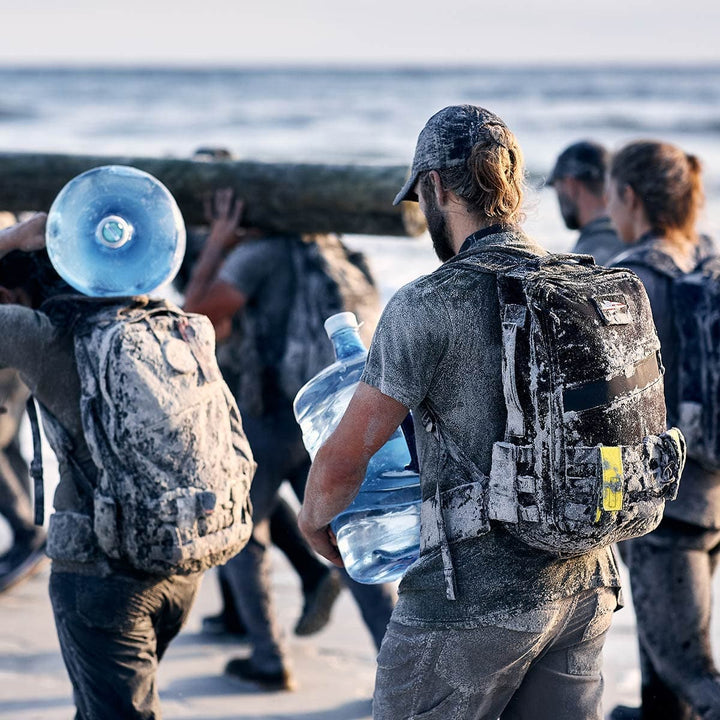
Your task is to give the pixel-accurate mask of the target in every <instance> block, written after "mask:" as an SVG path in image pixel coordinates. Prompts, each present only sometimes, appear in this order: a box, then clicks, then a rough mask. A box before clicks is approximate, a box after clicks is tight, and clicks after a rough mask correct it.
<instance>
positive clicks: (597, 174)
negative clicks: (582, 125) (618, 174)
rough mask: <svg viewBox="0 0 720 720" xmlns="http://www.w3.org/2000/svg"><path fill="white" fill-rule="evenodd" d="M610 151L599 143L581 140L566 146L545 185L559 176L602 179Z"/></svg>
mask: <svg viewBox="0 0 720 720" xmlns="http://www.w3.org/2000/svg"><path fill="white" fill-rule="evenodd" d="M609 162H610V153H609V152H608V151H607V150H606V149H605V148H604V147H603V146H602V145H600V144H599V143H596V142H592V141H590V140H581V141H580V142H576V143H573V144H572V145H570V146H568V147H566V148H565V149H564V150H563V151H562V152H561V153H560V155H559V156H558V159H557V162H556V163H555V167H554V168H553V171H552V172H551V173H550V177H549V178H548V179H547V180H546V181H545V184H546V185H550V186H551V187H552V185H553V184H554V183H555V182H556V181H557V180H560V179H561V178H564V177H574V178H578V179H579V180H602V179H603V178H604V177H605V172H606V171H607V168H608V164H609Z"/></svg>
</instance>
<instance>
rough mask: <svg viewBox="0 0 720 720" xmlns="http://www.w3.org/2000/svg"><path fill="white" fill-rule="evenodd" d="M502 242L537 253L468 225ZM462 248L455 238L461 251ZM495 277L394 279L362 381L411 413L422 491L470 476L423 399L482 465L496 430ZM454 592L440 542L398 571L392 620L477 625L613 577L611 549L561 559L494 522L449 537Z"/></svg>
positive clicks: (484, 239) (512, 234)
mask: <svg viewBox="0 0 720 720" xmlns="http://www.w3.org/2000/svg"><path fill="white" fill-rule="evenodd" d="M479 244H487V245H504V246H510V247H514V248H518V249H521V250H525V251H530V252H533V253H536V254H544V253H545V251H544V250H543V249H542V248H541V247H540V246H539V245H537V244H536V243H535V242H533V241H532V240H530V239H529V238H528V237H526V236H525V235H524V234H523V233H521V232H520V231H519V230H507V231H502V232H500V231H497V230H496V231H495V232H491V233H490V234H482V233H479V234H476V235H475V236H474V241H473V242H472V243H471V247H477V246H478V245H479ZM465 249H468V248H465V247H463V250H465ZM501 351H502V341H501V331H500V318H499V306H498V299H497V286H496V281H495V278H494V277H493V276H491V275H488V274H484V273H479V272H477V271H474V270H471V269H467V268H463V267H458V266H456V265H455V264H454V263H453V264H449V265H446V266H442V267H440V268H439V269H438V270H436V271H435V272H434V273H432V274H431V275H428V276H425V277H422V278H419V279H418V280H415V281H414V282H412V283H410V284H408V285H406V286H405V287H403V288H401V289H400V290H399V291H398V292H397V293H396V294H395V295H394V296H393V297H392V298H391V299H390V301H389V302H388V304H387V306H386V308H385V311H384V312H383V315H382V317H381V319H380V323H379V325H378V328H377V330H376V333H375V336H374V338H373V342H372V345H371V348H370V352H369V356H368V360H367V364H366V366H365V372H364V374H363V377H362V380H363V381H364V382H366V383H368V384H369V385H372V386H374V387H377V388H378V389H379V390H380V391H381V392H382V393H383V394H385V395H388V396H389V397H392V398H394V399H395V400H398V401H399V402H401V403H402V404H403V405H405V406H406V407H408V408H409V409H411V410H413V411H415V414H414V417H415V431H416V439H417V445H418V454H419V458H420V468H421V486H422V494H423V499H425V498H428V497H430V496H432V495H434V494H435V488H436V486H437V485H438V484H439V486H440V489H441V491H443V490H446V489H448V488H451V487H455V486H457V485H461V484H463V483H465V482H469V481H470V478H469V477H468V476H467V475H466V474H465V473H464V471H463V469H462V468H460V467H457V466H455V467H453V466H450V468H451V469H450V470H448V469H447V468H448V464H447V462H448V461H447V458H446V457H444V450H443V448H442V447H441V445H440V443H439V442H438V440H437V439H436V438H435V436H434V435H432V434H430V433H427V432H426V431H425V430H424V428H423V426H422V424H421V423H420V422H419V420H418V412H417V410H418V406H419V405H420V403H423V404H425V405H427V406H428V407H429V408H430V409H431V410H432V411H433V413H434V414H435V415H436V416H437V417H438V419H439V421H440V422H441V423H442V425H443V428H444V430H445V432H446V433H447V434H449V435H450V436H451V437H452V438H453V439H454V440H455V442H456V443H458V445H460V446H461V448H462V449H463V451H464V452H465V454H466V455H467V456H468V457H469V458H470V459H471V460H472V461H473V462H474V463H475V464H476V465H477V466H478V468H479V469H480V470H481V471H482V472H484V473H486V474H489V471H490V463H491V457H492V446H493V443H495V442H496V441H499V440H502V439H503V436H504V429H505V419H506V411H505V401H504V396H503V390H502V374H501ZM452 555H453V564H454V567H455V571H456V580H457V588H458V599H457V600H456V601H449V600H447V599H446V597H445V584H444V580H443V568H442V559H441V557H440V551H439V550H434V551H430V552H427V553H426V554H424V555H423V556H422V557H421V558H420V559H419V560H418V561H417V562H416V563H414V564H413V565H412V566H411V567H410V568H409V569H408V570H407V572H406V574H405V576H404V578H403V580H402V582H401V584H400V596H399V601H398V605H397V607H396V609H395V612H394V615H393V618H394V619H395V620H397V621H398V622H401V623H403V624H406V625H415V626H441V627H475V626H477V625H483V624H488V623H491V622H495V621H499V620H502V619H503V618H506V617H508V616H510V615H513V614H516V613H519V612H524V611H527V610H529V609H531V608H534V607H537V606H539V605H541V604H543V603H546V602H549V601H552V600H555V599H557V598H561V597H567V596H570V595H573V594H575V593H577V592H580V591H582V590H587V589H590V588H596V587H603V586H609V587H616V588H619V587H620V577H619V573H618V569H617V565H616V563H615V559H614V557H613V554H612V551H611V550H610V549H609V548H604V549H602V550H597V551H594V552H591V553H587V554H586V555H583V556H581V557H577V558H572V559H559V558H557V557H554V556H552V555H550V554H548V553H545V552H542V551H539V550H535V549H533V548H531V547H529V546H527V545H525V544H524V543H522V542H521V541H519V540H517V539H515V538H514V537H512V536H511V535H509V534H508V533H507V532H506V531H504V530H503V529H502V528H501V527H500V526H498V525H496V524H493V527H492V530H491V531H490V532H489V533H487V534H485V535H483V536H481V537H479V538H477V539H470V540H463V541H460V542H457V543H455V544H453V545H452Z"/></svg>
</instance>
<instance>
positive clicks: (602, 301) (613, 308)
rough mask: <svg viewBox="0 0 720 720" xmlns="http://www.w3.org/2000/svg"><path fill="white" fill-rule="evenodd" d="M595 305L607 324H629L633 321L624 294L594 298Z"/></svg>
mask: <svg viewBox="0 0 720 720" xmlns="http://www.w3.org/2000/svg"><path fill="white" fill-rule="evenodd" d="M592 302H593V305H594V306H595V309H596V310H597V312H598V315H600V319H601V320H602V321H603V324H605V325H628V324H630V323H631V322H632V317H631V316H630V311H629V310H628V304H627V301H626V300H625V297H624V296H623V295H604V296H599V297H595V298H592Z"/></svg>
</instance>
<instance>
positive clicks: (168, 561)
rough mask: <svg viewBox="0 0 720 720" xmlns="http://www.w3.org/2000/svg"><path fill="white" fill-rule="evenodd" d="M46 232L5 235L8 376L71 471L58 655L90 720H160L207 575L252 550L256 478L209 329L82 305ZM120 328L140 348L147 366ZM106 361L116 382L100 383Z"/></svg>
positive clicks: (126, 301) (140, 307) (54, 588)
mask: <svg viewBox="0 0 720 720" xmlns="http://www.w3.org/2000/svg"><path fill="white" fill-rule="evenodd" d="M44 227H45V216H44V215H41V216H39V217H38V218H33V219H31V220H30V221H28V222H27V223H24V224H20V225H17V226H14V227H12V228H9V229H7V230H5V231H2V232H0V303H1V304H0V332H2V335H3V343H2V344H1V345H0V367H10V368H15V369H16V370H17V371H18V372H19V374H20V377H21V379H22V380H23V382H24V383H25V385H26V386H27V387H28V388H29V390H30V391H31V392H32V394H33V395H34V398H35V400H36V401H37V402H38V404H39V405H40V410H41V415H42V419H43V427H44V429H45V434H46V436H47V439H48V441H49V443H50V445H51V446H52V449H53V451H54V452H55V454H56V456H57V458H58V466H59V476H60V477H59V482H58V485H57V489H56V491H55V495H54V502H53V505H54V512H53V513H52V514H51V516H50V522H49V528H48V535H47V554H48V555H49V556H50V558H51V560H52V568H51V574H50V599H51V602H52V607H53V612H54V617H55V626H56V630H57V634H58V640H59V643H60V649H61V651H62V655H63V660H64V661H65V666H66V669H67V672H68V675H69V677H70V680H71V683H72V687H73V695H74V701H75V705H76V708H77V713H76V715H75V717H76V720H92V719H94V718H103V720H151V719H153V718H159V717H160V716H161V711H160V703H159V697H158V690H157V682H156V673H157V668H158V663H159V661H160V660H161V659H162V657H163V655H164V653H165V651H166V650H167V648H168V645H169V643H170V642H171V641H172V640H173V638H174V637H175V636H176V635H177V634H178V632H179V631H180V629H181V627H182V625H183V623H184V622H185V620H186V619H187V617H188V614H189V612H190V609H191V606H192V603H193V600H194V598H195V595H196V593H197V590H198V587H199V583H200V578H201V576H202V571H203V570H205V569H207V568H208V567H211V566H213V565H217V564H219V563H222V562H224V561H225V560H226V559H227V558H228V557H230V556H232V555H234V554H236V553H237V552H239V550H240V549H241V548H242V547H243V545H244V544H245V542H247V538H248V536H249V534H250V525H251V519H250V508H249V505H248V502H247V498H248V494H249V485H250V480H251V478H252V473H253V471H254V464H253V461H252V455H251V453H250V448H249V446H248V444H247V440H246V439H245V436H244V434H243V433H242V427H241V424H240V418H239V414H238V412H237V407H236V406H235V404H234V401H232V398H231V396H230V393H229V390H227V388H226V387H224V384H223V383H222V380H221V378H220V371H219V370H218V368H217V365H216V363H215V344H214V332H213V329H212V326H211V325H210V323H209V321H208V320H207V318H203V317H200V316H196V317H195V318H192V317H190V316H187V315H185V314H183V313H182V312H181V311H180V310H179V309H177V308H173V307H172V306H170V304H169V303H165V301H162V300H157V301H154V300H151V299H150V298H148V297H146V296H138V297H135V298H88V297H82V296H80V295H78V294H77V293H74V292H73V291H72V288H70V287H68V286H67V285H66V284H65V283H64V282H63V281H62V280H61V278H60V277H59V276H58V275H57V273H56V272H55V271H54V268H53V267H52V265H51V264H50V261H49V259H48V255H47V253H46V252H45V250H44V246H45V234H44ZM41 305H42V309H39V308H40V306H41ZM130 317H132V320H129V319H128V318H130ZM131 323H132V324H133V325H132V328H129V326H130V324H131ZM106 328H112V329H113V331H115V330H116V331H117V333H116V334H113V335H112V337H113V338H120V337H125V338H127V335H123V333H127V332H132V334H133V337H132V339H131V341H130V343H129V345H130V346H134V347H136V348H138V354H137V355H135V356H133V355H132V354H131V351H129V350H127V347H128V345H125V346H120V345H118V344H117V343H115V342H112V341H111V336H110V335H109V334H108V331H107V330H106ZM135 331H137V332H135ZM106 339H107V340H108V342H105V340H106ZM109 348H111V350H109ZM163 358H164V359H163ZM146 360H147V361H148V362H149V364H150V366H151V367H152V372H150V373H148V372H147V371H148V364H147V363H146ZM95 361H98V362H101V363H102V362H103V361H107V362H106V364H104V369H105V372H103V373H97V374H92V370H91V369H96V368H97V366H95V365H94V364H93V363H94V362H95ZM119 363H122V369H123V373H122V375H118V374H117V373H116V372H115V371H116V370H117V369H118V364H119ZM139 366H142V367H139ZM159 368H164V370H161V369H159ZM136 371H137V372H136ZM120 376H122V378H123V382H117V378H118V377H120ZM143 378H145V379H143ZM186 379H187V382H186ZM105 380H107V383H106V382H105ZM98 387H101V391H98V393H97V394H94V393H93V389H94V388H98ZM146 391H147V392H146ZM117 392H119V393H120V394H121V395H123V397H124V398H125V399H127V401H128V402H127V403H115V400H117V396H116V393H117ZM101 396H102V400H101V399H100V397H101ZM173 403H176V404H175V405H173ZM173 407H174V408H175V410H174V411H172V408H173ZM129 408H132V412H131V411H129ZM29 409H30V406H29ZM145 411H147V413H150V414H151V415H152V420H153V421H152V422H151V421H149V418H148V417H147V413H146V415H143V414H142V413H143V412H145ZM29 414H30V415H32V413H31V412H29ZM108 417H111V418H112V422H113V423H114V427H116V428H118V432H117V433H116V432H111V430H110V429H109V425H108V424H104V422H103V420H104V419H107V418H108ZM166 419H167V422H166ZM118 421H119V422H118ZM133 423H134V424H133ZM146 430H147V431H148V432H146ZM33 434H37V435H38V436H39V430H38V428H37V425H35V426H34V433H33ZM136 441H139V442H136ZM40 450H41V448H40V446H39V445H36V447H35V457H34V460H33V466H34V465H36V463H38V461H39V459H40V457H41V452H40ZM31 467H32V466H31ZM35 487H36V494H35V500H36V503H37V502H38V498H39V497H40V493H39V489H40V488H41V487H42V484H41V483H40V484H38V479H36V486H35ZM165 490H167V491H168V492H164V491H165ZM119 507H122V512H118V508H119ZM219 508H221V509H222V511H221V512H220V513H217V512H216V509H219Z"/></svg>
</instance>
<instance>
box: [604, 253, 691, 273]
mask: <svg viewBox="0 0 720 720" xmlns="http://www.w3.org/2000/svg"><path fill="white" fill-rule="evenodd" d="M612 265H613V267H617V266H621V267H629V268H630V269H631V270H632V266H633V265H635V266H641V267H646V268H649V269H650V270H654V271H655V272H657V273H659V274H661V275H665V276H666V277H669V278H671V279H673V280H674V279H675V278H677V277H680V276H681V275H682V274H683V272H682V270H681V269H680V268H679V267H678V266H677V264H676V263H675V261H674V260H673V259H672V256H670V255H669V254H668V253H666V252H663V251H662V250H660V249H658V248H656V247H648V246H640V247H637V246H636V247H631V248H628V249H627V250H625V251H624V252H621V253H620V254H619V255H616V256H615V257H614V258H613V259H612Z"/></svg>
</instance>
